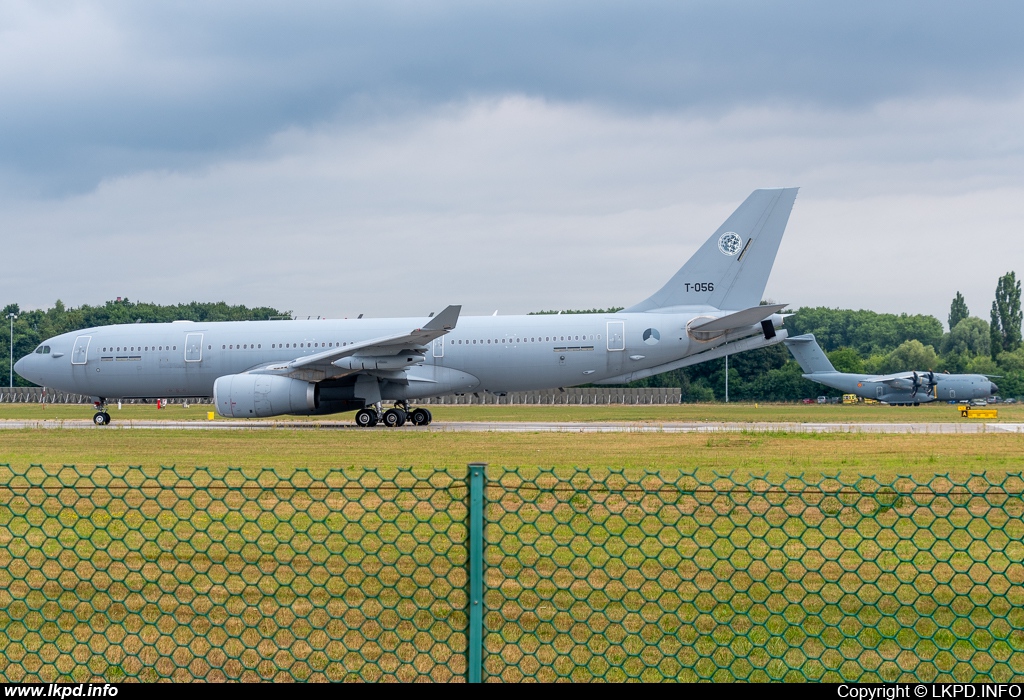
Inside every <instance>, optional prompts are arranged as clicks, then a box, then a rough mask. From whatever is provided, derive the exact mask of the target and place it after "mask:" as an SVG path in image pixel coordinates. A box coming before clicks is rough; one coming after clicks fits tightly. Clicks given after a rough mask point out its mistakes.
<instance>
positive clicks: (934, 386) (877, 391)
mask: <svg viewBox="0 0 1024 700" xmlns="http://www.w3.org/2000/svg"><path fill="white" fill-rule="evenodd" d="M785 342H786V347H788V348H789V351H790V352H791V353H793V357H794V358H796V361H797V362H798V363H799V364H800V367H801V369H803V371H804V375H803V377H804V379H810V380H811V381H812V382H818V383H819V384H824V385H825V386H830V387H832V388H833V389H841V390H842V391H843V392H845V393H848V394H856V395H857V396H860V397H861V398H864V399H876V400H878V401H881V402H882V403H887V404H890V405H893V406H910V405H914V406H918V405H920V404H922V403H928V402H929V401H940V400H941V401H970V400H971V399H985V398H988V397H989V396H995V395H996V393H998V392H999V387H997V386H996V385H995V384H993V383H992V382H991V381H989V378H988V377H986V376H985V375H983V374H935V372H933V371H931V370H928V371H927V372H917V371H910V372H899V373H897V374H885V375H883V374H850V373H846V372H837V371H836V369H835V367H833V366H832V363H831V362H829V359H828V357H827V356H826V355H825V353H824V351H822V349H821V346H819V345H818V341H817V340H816V339H815V338H814V336H813V335H812V334H810V333H808V334H806V335H797V336H794V337H792V338H787V339H786V341H785Z"/></svg>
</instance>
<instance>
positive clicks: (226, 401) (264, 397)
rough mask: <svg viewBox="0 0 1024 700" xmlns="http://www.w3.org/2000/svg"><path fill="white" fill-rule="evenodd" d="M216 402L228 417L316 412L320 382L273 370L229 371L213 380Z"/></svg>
mask: <svg viewBox="0 0 1024 700" xmlns="http://www.w3.org/2000/svg"><path fill="white" fill-rule="evenodd" d="M213 403H214V405H215V406H216V408H217V413H219V414H220V415H222V416H224V417H225V418H269V417H270V416H280V415H284V414H286V413H291V414H310V413H315V412H316V409H317V407H318V406H319V405H320V391H319V388H318V387H317V385H316V384H313V383H311V382H305V381H302V380H301V379H292V378H291V377H279V376H275V375H272V374H229V375H226V376H223V377H220V378H218V379H217V381H215V382H214V383H213Z"/></svg>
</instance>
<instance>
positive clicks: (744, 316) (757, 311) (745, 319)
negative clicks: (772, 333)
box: [690, 304, 788, 333]
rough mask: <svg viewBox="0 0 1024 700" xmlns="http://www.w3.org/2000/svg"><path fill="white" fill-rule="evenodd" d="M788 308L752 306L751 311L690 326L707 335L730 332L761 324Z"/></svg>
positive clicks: (691, 328) (784, 305) (769, 305)
mask: <svg viewBox="0 0 1024 700" xmlns="http://www.w3.org/2000/svg"><path fill="white" fill-rule="evenodd" d="M787 306H788V304H766V305H762V306H752V307H750V308H749V309H744V310H743V311H737V312H736V313H734V314H729V315H728V316H722V317H721V318H715V319H712V320H710V321H705V322H704V323H700V324H697V323H695V324H693V325H692V326H690V330H691V331H701V332H702V333H707V332H711V331H728V330H732V329H733V328H746V327H747V326H752V325H754V324H755V323H760V322H761V321H763V320H765V319H766V318H768V317H769V316H771V315H772V314H774V313H775V312H777V311H781V310H782V309H784V308H786V307H787Z"/></svg>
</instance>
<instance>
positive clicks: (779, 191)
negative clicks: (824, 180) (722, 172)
mask: <svg viewBox="0 0 1024 700" xmlns="http://www.w3.org/2000/svg"><path fill="white" fill-rule="evenodd" d="M798 190H799V188H797V187H785V188H776V189H763V190H754V191H753V193H751V195H750V196H749V197H747V199H746V200H745V201H744V202H743V203H742V204H741V205H740V206H739V207H738V208H737V209H736V211H734V212H733V213H732V216H730V217H729V218H728V219H726V220H725V223H724V224H722V225H721V226H719V227H718V230H717V231H715V233H714V234H713V235H712V236H711V237H710V238H709V239H708V240H707V241H705V242H704V245H702V246H701V247H700V248H699V249H698V250H697V252H696V253H694V255H693V257H691V258H690V259H689V260H688V261H687V262H686V264H685V265H683V266H682V268H680V269H679V271H678V272H677V273H676V274H675V275H673V276H672V279H670V280H669V281H668V283H667V284H665V286H664V287H662V288H661V289H659V290H658V291H657V292H655V293H654V294H652V295H651V296H650V297H648V298H647V299H645V300H644V301H642V302H640V303H639V304H635V305H633V306H631V307H629V308H627V309H623V311H624V312H628V313H632V312H640V311H652V310H655V309H664V308H668V307H672V306H711V307H714V308H716V309H748V308H750V307H753V306H757V305H758V304H760V303H761V298H762V296H763V295H764V288H765V286H766V285H767V284H768V276H769V275H770V274H771V271H772V265H774V263H775V255H776V254H777V253H778V251H779V243H781V242H782V234H783V233H785V231H786V224H787V223H788V222H789V214H790V212H791V211H792V209H793V202H794V201H796V195H797V192H798Z"/></svg>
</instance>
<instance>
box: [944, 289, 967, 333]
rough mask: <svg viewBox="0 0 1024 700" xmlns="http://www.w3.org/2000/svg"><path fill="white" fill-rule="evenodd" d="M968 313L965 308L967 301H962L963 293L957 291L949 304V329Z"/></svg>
mask: <svg viewBox="0 0 1024 700" xmlns="http://www.w3.org/2000/svg"><path fill="white" fill-rule="evenodd" d="M970 315H971V312H970V311H968V310H967V302H966V301H964V295H963V294H961V293H960V292H957V293H956V296H955V297H953V303H952V304H950V306H949V330H953V329H954V328H956V324H958V323H960V322H961V321H963V320H964V319H965V318H967V317H968V316H970Z"/></svg>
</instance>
